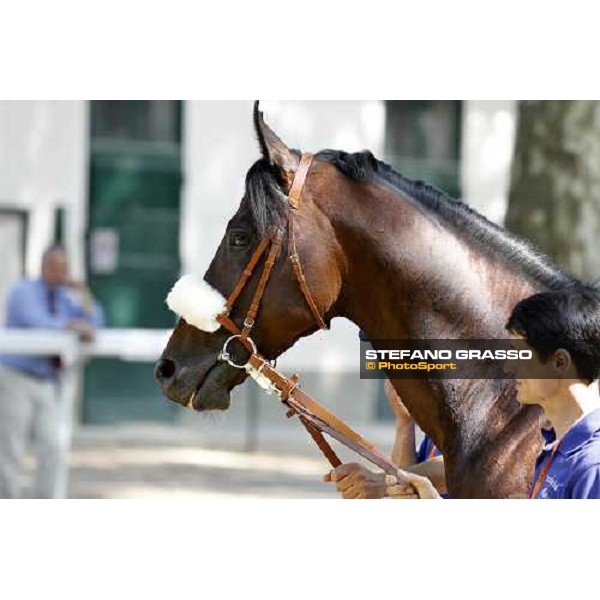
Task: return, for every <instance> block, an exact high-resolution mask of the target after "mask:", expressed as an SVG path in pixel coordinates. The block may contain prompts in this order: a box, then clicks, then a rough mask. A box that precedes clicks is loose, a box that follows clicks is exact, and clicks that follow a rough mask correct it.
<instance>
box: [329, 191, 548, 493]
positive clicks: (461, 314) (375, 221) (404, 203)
mask: <svg viewBox="0 0 600 600" xmlns="http://www.w3.org/2000/svg"><path fill="white" fill-rule="evenodd" d="M361 188H362V189H361V193H360V194H356V193H355V194H354V195H352V194H348V195H346V196H345V200H344V205H343V210H336V209H335V208H334V209H332V210H333V214H331V215H330V216H331V219H332V223H333V225H334V228H335V231H336V235H337V238H338V241H339V242H340V244H341V246H342V247H343V251H344V254H345V259H346V262H345V268H344V283H343V292H342V295H341V297H340V299H339V301H338V303H337V306H336V312H337V314H339V315H340V316H345V317H346V318H348V319H350V320H351V321H353V322H354V323H356V324H357V325H358V326H359V327H361V329H363V331H365V332H366V334H367V335H368V336H369V337H370V338H372V339H403V338H408V339H411V338H412V339H420V338H430V339H444V338H450V339H452V338H479V339H485V338H500V337H505V336H506V332H505V330H504V323H505V322H506V320H507V318H508V316H509V314H510V311H511V309H512V307H513V306H514V305H515V304H516V303H517V302H518V301H519V300H520V299H521V298H523V297H526V296H527V295H529V294H531V293H534V292H535V291H536V290H537V289H539V288H541V286H539V285H536V284H535V283H534V282H531V281H529V280H527V279H526V278H525V277H524V276H523V275H521V274H519V273H518V272H517V271H516V269H511V268H510V265H509V264H506V263H504V262H503V261H502V260H501V259H500V258H495V257H493V256H492V255H491V253H486V252H484V250H483V249H482V248H477V247H476V245H475V244H468V243H467V242H466V241H465V240H464V239H461V238H460V237H459V234H458V232H456V231H454V230H453V229H452V228H451V227H449V226H448V225H446V224H445V223H444V222H443V221H442V220H441V219H440V218H439V217H438V216H436V214H434V213H430V212H428V211H427V210H426V209H425V208H423V207H422V206H420V205H419V204H418V203H417V202H415V201H414V200H412V199H409V198H407V197H404V196H402V195H401V194H400V193H399V192H398V191H396V190H391V189H388V188H387V187H386V186H380V185H372V186H361ZM365 188H367V189H365ZM393 384H394V387H395V388H396V389H397V391H398V392H399V394H400V396H401V398H402V399H403V401H404V402H405V404H406V405H407V408H408V409H409V410H410V412H411V413H412V414H413V416H414V417H415V419H416V421H417V422H418V424H419V425H420V426H421V427H422V428H423V429H424V430H425V432H426V433H428V434H429V435H430V436H431V437H432V438H433V440H434V442H435V443H436V445H438V447H440V448H441V449H442V451H443V452H444V456H445V459H446V465H447V467H446V468H447V473H448V471H452V467H453V463H454V466H455V468H464V465H465V464H466V463H470V462H471V461H472V460H475V459H474V458H473V457H475V456H479V457H480V458H481V459H485V458H486V457H484V456H482V455H481V448H482V447H483V446H485V447H486V448H487V449H488V451H487V458H488V459H489V458H490V456H492V455H493V456H494V460H495V461H496V462H497V463H501V462H502V461H503V460H504V458H503V457H502V456H500V455H499V453H500V451H499V449H498V448H497V447H494V444H493V443H492V444H490V440H500V439H502V440H503V441H502V443H503V444H504V446H505V447H506V444H507V440H506V439H505V438H506V434H507V432H512V433H511V435H512V438H513V440H517V442H515V443H520V441H522V440H523V438H524V436H526V435H528V432H529V431H531V428H532V425H535V424H534V422H533V421H534V420H536V418H532V417H531V416H528V415H527V414H526V413H527V412H528V411H523V410H522V409H521V408H520V407H519V405H518V403H517V402H516V399H515V394H514V390H513V389H512V388H510V389H508V388H507V385H509V384H508V383H507V382H505V381H501V380H496V381H489V380H452V381H450V380H437V381H434V380H394V381H393ZM532 459H533V458H531V459H530V460H532ZM527 460H528V459H527V458H525V459H524V462H525V463H526V462H527ZM459 465H460V466H459ZM457 485H458V484H457ZM476 493H479V494H484V495H485V494H486V493H487V491H486V490H483V491H482V490H478V491H477V492H476ZM508 493H512V492H511V491H510V490H509V491H508Z"/></svg>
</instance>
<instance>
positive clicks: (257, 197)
mask: <svg viewBox="0 0 600 600" xmlns="http://www.w3.org/2000/svg"><path fill="white" fill-rule="evenodd" d="M244 198H245V201H246V202H247V203H248V207H249V209H250V215H251V217H252V221H253V224H254V227H255V228H256V231H257V233H258V235H259V237H262V236H263V235H264V234H265V233H266V231H267V229H268V228H269V227H270V226H271V225H280V224H282V222H283V221H284V219H285V215H286V213H287V210H288V204H287V196H286V195H285V194H284V193H283V191H282V190H281V187H280V185H279V183H278V181H277V178H276V176H275V173H274V171H273V168H272V167H271V166H270V165H269V162H268V161H267V160H266V159H265V158H261V159H260V160H258V161H256V162H255V163H254V164H253V165H252V167H250V170H249V171H248V173H247V175H246V193H245V197H244Z"/></svg>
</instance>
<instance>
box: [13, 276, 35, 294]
mask: <svg viewBox="0 0 600 600" xmlns="http://www.w3.org/2000/svg"><path fill="white" fill-rule="evenodd" d="M39 285H40V283H39V281H38V280H37V279H20V280H19V281H17V282H15V283H14V284H13V285H12V287H11V289H10V291H11V293H12V294H23V293H28V292H32V291H34V290H35V289H37V288H38V287H39Z"/></svg>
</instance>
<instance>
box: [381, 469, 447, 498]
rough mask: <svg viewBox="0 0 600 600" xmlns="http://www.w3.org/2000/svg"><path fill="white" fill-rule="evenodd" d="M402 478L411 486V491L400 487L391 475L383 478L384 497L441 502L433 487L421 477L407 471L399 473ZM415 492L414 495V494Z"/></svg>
mask: <svg viewBox="0 0 600 600" xmlns="http://www.w3.org/2000/svg"><path fill="white" fill-rule="evenodd" d="M400 473H402V475H403V476H404V478H405V479H406V480H408V482H409V483H410V484H411V485H412V489H411V488H408V491H407V488H406V486H405V485H402V484H400V483H399V482H398V480H397V479H396V478H395V477H394V476H393V475H386V476H385V495H386V496H387V497H389V498H394V499H396V500H406V499H415V498H419V499H420V500H441V498H442V497H441V496H440V495H439V493H438V491H437V490H436V489H435V487H434V486H433V483H431V481H430V480H429V479H428V478H427V477H422V476H421V475H415V473H410V472H409V471H400ZM415 490H416V492H417V494H418V495H416V494H415V493H414V492H415Z"/></svg>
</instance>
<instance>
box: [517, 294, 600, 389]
mask: <svg viewBox="0 0 600 600" xmlns="http://www.w3.org/2000/svg"><path fill="white" fill-rule="evenodd" d="M506 329H507V330H508V331H510V332H511V333H515V334H517V335H521V336H523V337H524V338H525V341H526V342H527V343H528V344H529V345H530V346H531V347H532V348H533V349H534V350H535V351H536V352H537V353H538V354H539V356H540V359H541V360H542V361H543V362H545V361H547V360H548V358H549V357H550V356H551V355H552V354H553V353H554V352H555V351H556V350H558V349H559V348H563V349H564V350H566V351H567V352H568V353H569V355H570V356H571V360H572V361H573V364H574V365H575V369H576V370H577V373H578V375H579V376H580V377H581V379H583V380H585V381H587V382H588V383H590V382H592V381H594V380H596V379H599V378H600V292H599V291H598V290H597V289H595V288H594V287H593V286H587V285H583V284H582V285H581V286H579V287H578V289H568V290H562V291H550V292H541V293H539V294H535V295H533V296H530V297H529V298H525V299H524V300H521V301H520V302H519V303H518V304H517V305H516V306H515V307H514V308H513V311H512V313H511V315H510V317H509V319H508V321H507V323H506Z"/></svg>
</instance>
